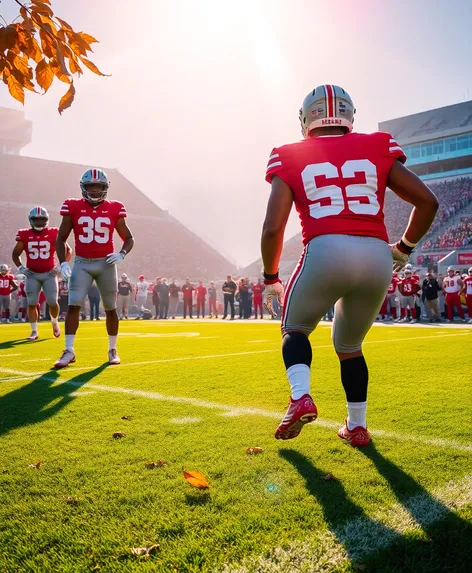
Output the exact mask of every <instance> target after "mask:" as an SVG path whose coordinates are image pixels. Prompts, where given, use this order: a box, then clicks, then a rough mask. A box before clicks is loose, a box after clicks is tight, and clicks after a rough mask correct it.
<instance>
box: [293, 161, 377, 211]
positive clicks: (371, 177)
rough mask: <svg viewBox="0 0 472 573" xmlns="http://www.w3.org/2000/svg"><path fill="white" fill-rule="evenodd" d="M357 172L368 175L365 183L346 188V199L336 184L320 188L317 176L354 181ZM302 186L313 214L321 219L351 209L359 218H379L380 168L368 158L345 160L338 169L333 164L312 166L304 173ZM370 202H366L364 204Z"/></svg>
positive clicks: (350, 185)
mask: <svg viewBox="0 0 472 573" xmlns="http://www.w3.org/2000/svg"><path fill="white" fill-rule="evenodd" d="M356 173H363V174H364V175H365V179H366V182H365V183H351V184H348V185H346V186H345V190H346V198H344V195H343V192H342V189H341V187H339V186H338V185H335V182H334V181H333V183H332V184H330V185H323V186H322V187H317V185H316V181H315V177H318V176H320V175H324V176H325V177H326V179H327V180H328V181H329V179H339V178H340V177H342V178H343V179H352V178H353V177H354V176H355V174H356ZM302 180H303V187H304V188H305V193H306V196H307V199H308V200H309V201H313V204H312V205H310V215H311V216H312V217H313V218H314V219H321V218H322V217H328V216H330V215H339V213H341V212H342V211H344V209H345V208H348V209H349V210H350V211H351V212H352V213H355V214H356V215H376V214H377V213H378V212H379V211H380V205H379V201H378V199H377V168H376V167H375V165H374V164H373V163H372V162H371V161H369V160H368V159H353V160H350V161H346V162H345V163H344V164H343V165H342V167H341V173H339V169H338V168H337V167H336V166H335V165H333V164H332V163H329V162H325V163H313V164H311V165H307V166H306V167H305V169H304V170H303V171H302ZM361 199H367V201H361Z"/></svg>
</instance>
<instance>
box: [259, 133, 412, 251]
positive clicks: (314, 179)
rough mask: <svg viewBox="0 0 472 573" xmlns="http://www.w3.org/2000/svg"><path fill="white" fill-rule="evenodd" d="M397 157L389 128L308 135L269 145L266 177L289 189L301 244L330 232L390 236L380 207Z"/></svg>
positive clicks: (401, 155)
mask: <svg viewBox="0 0 472 573" xmlns="http://www.w3.org/2000/svg"><path fill="white" fill-rule="evenodd" d="M396 159H398V160H400V161H401V162H402V163H404V162H405V161H406V157H405V154H404V153H403V151H402V149H401V147H400V146H399V145H398V143H396V141H395V140H394V139H393V137H392V136H391V135H390V134H389V133H384V132H378V133H372V134H363V133H347V134H345V135H326V136H321V137H310V138H308V139H305V140H303V141H300V142H298V143H292V144H289V145H284V146H282V147H276V148H275V149H273V150H272V153H271V155H270V157H269V163H268V165H267V173H266V181H268V182H269V183H270V182H271V181H272V178H273V177H274V176H275V175H278V176H279V177H280V178H281V179H282V180H283V181H285V183H287V185H289V187H290V188H291V189H292V192H293V200H294V203H295V207H296V209H297V211H298V214H299V217H300V221H301V225H302V236H303V244H304V245H306V244H307V243H308V242H309V241H310V240H311V239H313V238H314V237H318V236H319V235H332V234H339V235H362V236H365V237H376V238H378V239H382V240H384V241H388V236H387V230H386V228H385V223H384V213H383V207H384V200H385V190H386V187H387V180H388V175H389V173H390V169H391V167H392V164H393V162H394V161H395V160H396Z"/></svg>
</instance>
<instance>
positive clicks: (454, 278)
mask: <svg viewBox="0 0 472 573" xmlns="http://www.w3.org/2000/svg"><path fill="white" fill-rule="evenodd" d="M463 287H464V283H463V282H462V279H461V275H460V273H459V275H457V274H456V270H455V268H454V267H448V268H447V276H445V277H444V279H443V282H442V289H443V292H444V295H445V299H446V305H447V322H452V321H453V307H456V308H457V312H458V313H459V316H460V317H461V319H462V322H465V314H464V311H463V309H462V304H461V297H460V293H461V291H462V289H463Z"/></svg>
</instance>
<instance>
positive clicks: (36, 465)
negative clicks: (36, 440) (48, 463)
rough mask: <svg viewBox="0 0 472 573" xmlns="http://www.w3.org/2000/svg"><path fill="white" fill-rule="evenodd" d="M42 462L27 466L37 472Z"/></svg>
mask: <svg viewBox="0 0 472 573" xmlns="http://www.w3.org/2000/svg"><path fill="white" fill-rule="evenodd" d="M42 463H43V462H42V461H41V460H38V461H37V462H35V463H34V464H29V465H28V467H29V468H31V469H35V470H39V468H40V467H41V464H42Z"/></svg>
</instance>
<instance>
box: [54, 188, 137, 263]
mask: <svg viewBox="0 0 472 573" xmlns="http://www.w3.org/2000/svg"><path fill="white" fill-rule="evenodd" d="M61 215H68V216H69V217H70V218H71V220H72V228H73V229H74V237H75V253H76V255H77V256H78V257H84V258H86V259H101V258H104V257H106V256H107V255H110V254H111V253H113V252H114V247H113V232H114V230H115V228H116V223H117V221H118V219H121V217H126V209H125V207H124V205H123V203H120V202H119V201H108V200H107V201H103V202H102V203H100V204H99V205H95V206H92V205H90V203H88V202H87V201H86V200H85V199H83V198H82V199H66V200H65V201H64V204H63V205H62V207H61Z"/></svg>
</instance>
